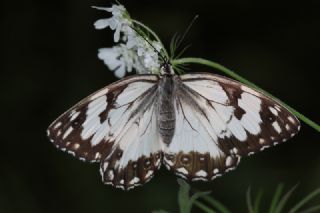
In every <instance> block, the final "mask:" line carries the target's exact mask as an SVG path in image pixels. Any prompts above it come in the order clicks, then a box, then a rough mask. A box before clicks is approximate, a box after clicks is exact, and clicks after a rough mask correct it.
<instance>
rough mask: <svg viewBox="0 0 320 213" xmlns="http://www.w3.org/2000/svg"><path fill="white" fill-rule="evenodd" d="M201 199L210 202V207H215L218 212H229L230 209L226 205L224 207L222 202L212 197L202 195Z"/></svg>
mask: <svg viewBox="0 0 320 213" xmlns="http://www.w3.org/2000/svg"><path fill="white" fill-rule="evenodd" d="M202 199H204V200H205V201H207V202H208V203H209V204H211V205H212V207H214V208H216V209H217V210H218V212H219V213H231V211H230V210H229V209H228V208H227V207H225V206H224V205H223V204H222V203H220V202H219V201H217V200H216V199H214V198H212V197H209V196H203V197H202Z"/></svg>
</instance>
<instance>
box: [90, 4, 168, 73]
mask: <svg viewBox="0 0 320 213" xmlns="http://www.w3.org/2000/svg"><path fill="white" fill-rule="evenodd" d="M94 8H96V9H98V10H105V11H107V12H111V13H112V17H111V18H107V19H100V20H98V21H96V22H95V24H94V25H95V28H96V29H104V28H106V27H110V29H111V30H115V33H114V41H115V42H119V41H120V34H121V35H122V37H121V42H120V43H119V44H118V45H116V46H114V47H111V48H101V49H99V53H98V57H99V59H101V60H103V61H104V63H105V64H106V65H107V66H108V67H109V69H110V70H112V71H114V73H115V75H116V76H117V77H118V78H122V77H124V75H125V74H126V72H131V71H132V70H133V69H134V70H135V71H136V72H137V73H138V74H145V73H154V74H156V73H159V71H160V62H159V52H161V51H162V48H163V47H162V45H161V43H160V42H158V41H152V40H150V39H149V38H144V37H142V36H141V35H140V33H137V32H136V30H134V29H135V28H134V26H133V22H132V20H131V19H130V17H129V15H128V13H127V11H126V9H125V8H124V7H123V6H122V5H112V7H110V8H104V7H94ZM138 30H139V29H138ZM146 39H147V40H148V41H146ZM150 44H152V45H150ZM155 49H156V50H155Z"/></svg>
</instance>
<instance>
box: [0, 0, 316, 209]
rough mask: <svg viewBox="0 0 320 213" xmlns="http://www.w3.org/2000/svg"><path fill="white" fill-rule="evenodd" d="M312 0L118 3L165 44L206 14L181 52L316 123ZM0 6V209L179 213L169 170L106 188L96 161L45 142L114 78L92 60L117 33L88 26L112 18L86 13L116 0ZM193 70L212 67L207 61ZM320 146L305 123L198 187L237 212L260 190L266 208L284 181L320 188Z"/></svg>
mask: <svg viewBox="0 0 320 213" xmlns="http://www.w3.org/2000/svg"><path fill="white" fill-rule="evenodd" d="M315 2H316V1H309V0H305V1H299V3H294V1H291V2H290V3H285V1H271V0H268V1H253V0H241V1H213V0H197V1H169V0H161V1H123V3H124V4H125V5H126V7H127V9H128V11H129V12H130V14H131V16H132V17H133V18H135V19H138V20H140V21H142V22H143V23H145V24H147V25H149V26H150V27H151V28H152V29H154V30H155V31H156V32H157V33H158V34H159V36H160V37H161V38H162V39H163V42H164V43H165V44H167V45H168V44H169V41H170V39H171V37H172V36H173V34H174V33H175V32H177V31H179V32H182V31H183V30H184V29H185V28H186V26H187V25H188V23H189V22H190V20H191V19H192V18H193V17H194V16H195V15H196V14H199V15H200V18H199V19H198V21H197V22H196V24H195V25H194V27H193V28H192V30H191V33H190V34H189V36H188V37H187V39H186V41H185V44H189V43H191V44H192V47H191V48H190V49H189V50H188V51H187V53H186V54H185V56H197V57H204V58H208V59H211V60H214V61H216V62H219V63H221V64H223V65H225V66H227V67H229V68H231V69H233V70H235V71H236V72H237V73H239V74H240V75H242V76H244V77H245V78H247V79H249V80H251V81H253V82H255V83H256V84H257V85H259V86H261V87H262V88H264V89H265V90H267V91H269V92H271V93H272V94H274V95H275V96H277V97H279V98H280V99H282V100H283V101H285V102H286V103H288V104H289V105H291V106H293V107H294V108H296V109H297V110H298V111H300V112H302V113H303V114H304V115H306V116H309V117H310V118H311V119H313V120H315V121H316V122H318V123H319V122H320V117H319V115H320V114H319V107H320V105H319V80H318V78H317V77H316V76H317V75H318V73H319V65H320V62H319V61H320V60H319V47H320V39H319V38H320V30H319V28H320V13H319V9H320V8H319V7H318V6H316V5H315ZM1 4H2V5H3V6H1V37H2V39H1V40H2V42H1V43H2V44H1V50H2V52H4V55H3V56H2V58H3V59H4V60H3V61H2V63H1V84H0V91H1V122H0V124H1V148H0V151H1V154H0V212H25V213H26V212H33V213H37V212H79V213H80V212H128V211H131V212H151V211H152V210H156V209H166V210H169V211H171V212H177V208H178V205H177V199H176V195H177V190H178V185H177V182H176V177H175V176H174V175H173V174H171V173H169V172H168V171H166V170H165V169H164V168H163V169H161V171H160V172H158V173H157V175H156V176H155V177H154V178H153V179H152V181H151V182H149V183H148V184H146V185H145V186H143V187H140V188H137V189H136V190H133V191H130V192H122V191H120V190H116V189H114V188H111V187H110V186H105V185H103V184H102V182H101V180H100V174H99V172H98V165H97V164H86V163H83V162H81V161H78V160H76V159H74V158H73V157H72V156H70V155H67V154H65V153H63V152H61V151H58V150H56V149H55V148H54V147H53V146H52V144H51V143H50V142H49V140H48V139H47V137H46V128H47V126H48V125H49V124H50V122H51V121H53V120H54V119H55V118H56V117H57V116H58V115H60V114H61V113H62V112H63V111H65V110H67V109H68V108H69V107H70V106H72V105H73V104H75V103H76V102H77V101H79V100H80V99H82V98H84V97H86V96H87V95H89V94H90V93H92V92H94V91H95V90H97V89H99V88H102V87H104V86H105V85H107V84H109V83H111V82H113V81H115V80H116V79H115V77H114V76H113V74H112V73H111V72H110V71H108V69H107V68H106V67H105V66H104V65H103V63H102V62H101V61H100V60H98V59H97V49H98V48H100V47H106V46H111V45H112V43H111V42H112V38H113V37H112V34H111V33H110V31H109V30H103V31H96V30H94V28H93V22H94V21H95V20H97V19H99V18H104V17H107V16H108V14H106V13H104V12H102V11H97V10H95V9H91V8H90V6H92V5H96V6H109V5H110V2H109V1H101V0H100V1H98V0H95V1H76V0H64V1H58V0H56V1H40V0H38V1H36V0H34V1H21V2H18V1H9V0H3V1H1ZM192 71H209V72H216V71H215V70H212V69H208V68H206V67H203V66H194V67H192ZM217 73H219V72H217ZM219 74H221V73H219ZM319 150H320V141H319V133H317V132H316V131H315V130H313V129H312V128H310V127H309V126H307V125H305V124H303V125H302V129H301V132H300V134H298V135H297V136H296V137H295V138H294V139H292V140H290V142H288V143H286V144H283V145H281V146H278V147H276V148H273V149H269V150H266V151H264V152H262V153H259V154H257V155H255V156H252V157H249V158H245V159H243V160H242V163H241V164H240V165H239V166H238V169H237V170H235V171H234V172H231V173H229V174H227V175H225V176H224V177H222V178H219V179H217V180H215V181H212V182H210V183H194V184H192V186H193V187H195V188H198V189H201V190H210V191H212V196H214V197H215V198H216V199H218V200H220V201H221V202H223V203H224V204H225V205H227V206H228V207H229V208H231V209H232V210H234V211H235V212H245V211H246V209H245V192H246V190H247V188H248V187H249V186H251V188H252V190H253V192H257V191H258V190H259V189H264V191H265V197H264V200H263V202H264V203H265V205H268V204H269V203H270V200H271V194H272V192H273V190H274V189H275V187H276V185H277V184H278V183H280V182H283V183H285V184H286V189H289V188H290V187H291V186H293V185H294V184H296V183H300V184H299V188H298V190H297V191H296V194H295V195H296V197H295V198H296V199H298V198H301V196H303V195H305V194H306V193H308V192H311V191H312V190H314V189H315V188H317V187H320V181H319V178H320V155H319ZM318 201H319V199H318ZM194 211H195V212H198V211H200V210H199V209H194Z"/></svg>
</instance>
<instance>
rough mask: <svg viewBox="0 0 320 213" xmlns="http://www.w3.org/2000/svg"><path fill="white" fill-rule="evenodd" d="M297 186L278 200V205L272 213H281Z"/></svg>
mask: <svg viewBox="0 0 320 213" xmlns="http://www.w3.org/2000/svg"><path fill="white" fill-rule="evenodd" d="M297 186H298V185H295V186H294V187H292V188H291V189H290V190H289V191H288V192H287V193H286V194H284V196H283V197H282V198H281V199H280V201H279V203H278V204H277V206H276V208H275V210H274V212H273V213H281V212H282V210H283V208H284V207H285V205H286V204H287V202H288V200H289V198H290V197H291V195H292V193H293V192H294V190H295V189H296V188H297Z"/></svg>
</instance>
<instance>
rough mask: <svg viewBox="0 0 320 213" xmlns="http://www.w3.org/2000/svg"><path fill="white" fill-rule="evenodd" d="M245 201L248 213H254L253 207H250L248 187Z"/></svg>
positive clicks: (249, 189) (250, 200)
mask: <svg viewBox="0 0 320 213" xmlns="http://www.w3.org/2000/svg"><path fill="white" fill-rule="evenodd" d="M246 201H247V206H248V211H249V213H255V212H254V209H253V205H252V199H251V188H250V187H249V188H248V190H247V195H246Z"/></svg>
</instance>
